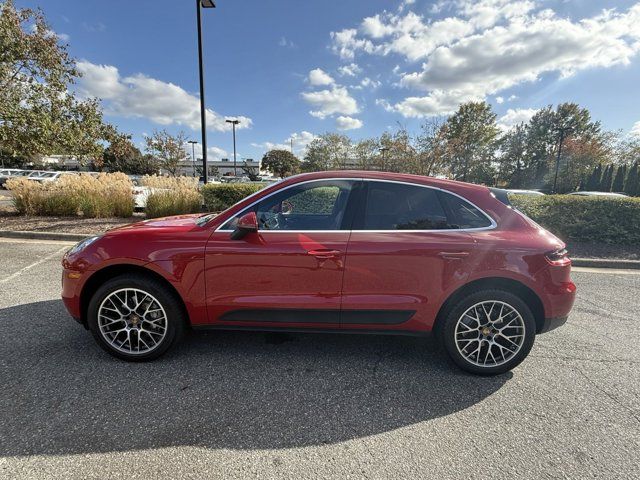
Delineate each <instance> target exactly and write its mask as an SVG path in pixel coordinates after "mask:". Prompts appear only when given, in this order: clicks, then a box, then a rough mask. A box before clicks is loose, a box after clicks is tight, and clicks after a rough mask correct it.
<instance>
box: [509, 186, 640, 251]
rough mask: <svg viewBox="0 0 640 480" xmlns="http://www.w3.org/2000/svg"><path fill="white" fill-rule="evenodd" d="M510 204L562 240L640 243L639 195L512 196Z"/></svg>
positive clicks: (622, 243)
mask: <svg viewBox="0 0 640 480" xmlns="http://www.w3.org/2000/svg"><path fill="white" fill-rule="evenodd" d="M509 198H510V199H511V203H512V204H513V205H514V206H515V207H517V208H518V209H519V210H521V211H522V212H523V213H525V214H526V215H527V216H528V217H530V218H531V219H532V220H534V221H535V222H537V223H539V224H540V225H541V226H543V227H544V228H546V229H547V230H549V231H550V232H552V233H554V234H555V235H557V236H558V237H560V238H562V239H563V240H565V241H566V240H573V241H577V242H596V243H606V244H620V245H640V198H621V197H618V198H607V197H582V196H577V195H546V196H540V197H531V196H527V195H512V196H510V197H509Z"/></svg>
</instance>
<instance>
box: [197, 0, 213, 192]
mask: <svg viewBox="0 0 640 480" xmlns="http://www.w3.org/2000/svg"><path fill="white" fill-rule="evenodd" d="M215 7H216V4H215V3H214V2H213V0H196V12H197V14H196V17H197V21H198V69H199V71H200V127H201V129H202V175H203V177H204V184H205V185H206V184H207V180H208V175H209V172H208V168H207V119H206V109H205V102H204V65H203V62H202V18H201V16H200V8H215Z"/></svg>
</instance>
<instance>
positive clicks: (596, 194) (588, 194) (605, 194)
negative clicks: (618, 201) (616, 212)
mask: <svg viewBox="0 0 640 480" xmlns="http://www.w3.org/2000/svg"><path fill="white" fill-rule="evenodd" d="M569 195H578V196H581V197H613V198H620V197H628V196H629V195H625V194H624V193H614V192H571V193H570V194H569Z"/></svg>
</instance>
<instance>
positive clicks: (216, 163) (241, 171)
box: [178, 158, 260, 177]
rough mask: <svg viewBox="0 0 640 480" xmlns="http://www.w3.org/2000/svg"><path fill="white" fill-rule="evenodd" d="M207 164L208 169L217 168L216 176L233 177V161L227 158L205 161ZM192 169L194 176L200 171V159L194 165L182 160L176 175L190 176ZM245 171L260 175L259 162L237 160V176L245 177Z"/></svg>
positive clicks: (191, 162)
mask: <svg viewBox="0 0 640 480" xmlns="http://www.w3.org/2000/svg"><path fill="white" fill-rule="evenodd" d="M207 164H208V165H209V168H210V169H211V168H212V167H215V168H217V170H218V173H217V174H216V176H219V177H224V176H228V175H233V160H229V159H228V158H223V159H222V160H207ZM194 168H195V171H196V175H198V173H199V172H201V171H202V159H201V158H198V159H197V160H196V161H195V163H194V162H193V161H191V160H190V159H189V160H183V161H182V162H180V167H179V170H178V175H187V176H192V175H193V172H194ZM245 169H247V170H248V169H251V170H252V171H255V173H256V174H259V173H260V160H254V159H253V158H246V159H244V160H238V161H237V162H236V171H237V174H238V176H241V175H246V173H245Z"/></svg>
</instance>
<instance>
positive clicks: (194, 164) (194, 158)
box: [187, 140, 198, 177]
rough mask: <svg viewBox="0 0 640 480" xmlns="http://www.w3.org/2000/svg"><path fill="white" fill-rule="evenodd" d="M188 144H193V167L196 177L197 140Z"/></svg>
mask: <svg viewBox="0 0 640 480" xmlns="http://www.w3.org/2000/svg"><path fill="white" fill-rule="evenodd" d="M187 143H190V144H191V165H193V176H194V177H195V176H196V143H198V142H196V141H195V140H189V141H188V142H187Z"/></svg>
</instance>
